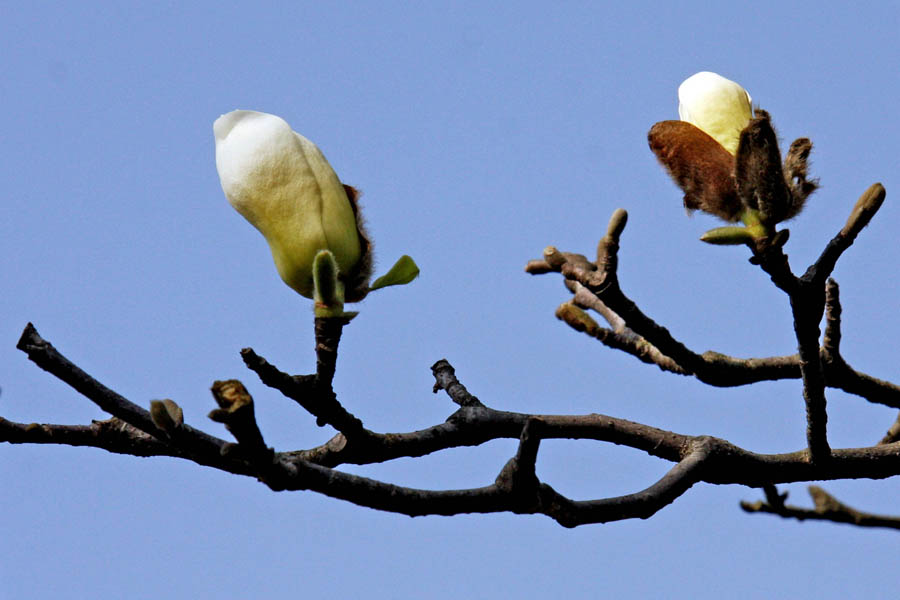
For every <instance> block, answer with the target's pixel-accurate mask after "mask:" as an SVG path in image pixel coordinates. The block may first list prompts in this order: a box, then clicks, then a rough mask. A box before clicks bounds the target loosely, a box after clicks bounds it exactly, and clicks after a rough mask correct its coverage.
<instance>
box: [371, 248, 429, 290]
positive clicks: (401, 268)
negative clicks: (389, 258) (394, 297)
mask: <svg viewBox="0 0 900 600" xmlns="http://www.w3.org/2000/svg"><path fill="white" fill-rule="evenodd" d="M418 276H419V265H417V264H416V261H414V260H413V259H412V258H410V257H409V256H407V255H406V254H404V255H403V256H401V257H400V258H399V259H398V260H397V262H395V263H394V266H393V267H391V270H390V271H388V272H387V273H385V274H384V275H382V276H381V277H379V278H378V279H376V280H375V281H374V282H372V285H371V286H369V291H375V290H377V289H381V288H383V287H388V286H389V285H406V284H407V283H409V282H411V281H412V280H413V279H415V278H416V277H418Z"/></svg>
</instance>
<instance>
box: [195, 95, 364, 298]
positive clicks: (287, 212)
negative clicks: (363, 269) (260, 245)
mask: <svg viewBox="0 0 900 600" xmlns="http://www.w3.org/2000/svg"><path fill="white" fill-rule="evenodd" d="M213 132H214V133H215V138H216V168H217V170H218V171H219V179H220V181H221V183H222V190H223V191H224V192H225V196H226V197H227V198H228V202H229V203H231V205H232V206H233V207H234V208H235V210H237V211H238V212H239V213H241V215H243V216H244V218H245V219H247V220H248V221H250V223H251V224H252V225H253V226H254V227H256V228H257V229H258V230H259V231H260V233H262V234H263V236H264V237H265V238H266V241H267V242H268V243H269V247H270V249H271V250H272V257H273V258H274V259H275V266H276V267H277V269H278V274H279V275H281V278H282V279H283V280H284V282H285V283H286V284H288V285H289V286H290V287H292V288H293V289H294V290H296V291H297V292H298V293H299V294H301V295H303V296H306V297H307V298H312V297H313V260H314V259H315V256H316V254H317V253H318V252H319V251H320V250H329V251H330V252H331V253H332V255H333V256H334V259H335V261H336V262H337V266H338V269H339V272H340V274H341V275H342V276H352V275H353V274H354V271H355V269H356V268H357V263H359V262H360V259H361V257H362V255H363V253H364V252H365V241H364V240H363V241H361V240H360V233H359V231H358V229H357V218H356V214H355V212H354V208H353V206H352V205H351V200H350V199H349V198H348V196H347V192H346V190H345V189H344V186H343V185H342V184H341V182H340V180H339V179H338V176H337V175H336V174H335V172H334V170H333V169H332V168H331V165H329V164H328V161H327V160H325V156H323V155H322V152H321V151H320V150H319V149H318V148H317V147H316V145H315V144H313V143H312V142H311V141H309V140H308V139H306V138H305V137H303V136H302V135H300V134H298V133H295V132H294V131H291V127H290V125H288V124H287V123H286V122H285V121H284V120H283V119H281V118H280V117H277V116H275V115H270V114H266V113H261V112H255V111H250V110H236V111H232V112H230V113H228V114H225V115H222V116H221V117H219V118H218V119H216V122H215V124H214V125H213Z"/></svg>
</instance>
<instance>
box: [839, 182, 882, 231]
mask: <svg viewBox="0 0 900 600" xmlns="http://www.w3.org/2000/svg"><path fill="white" fill-rule="evenodd" d="M886 195H887V191H885V189H884V186H883V185H881V184H880V183H873V184H872V185H870V186H869V189H867V190H866V191H865V192H863V194H862V196H860V197H859V200H857V201H856V205H855V206H854V207H853V212H851V213H850V216H849V217H848V218H847V224H846V225H844V228H843V229H841V235H842V236H844V237H850V238H855V237H856V236H857V234H859V232H860V231H862V229H863V227H865V226H866V225H868V224H869V221H871V220H872V217H874V216H875V213H877V212H878V209H879V208H881V204H882V203H883V202H884V198H885V196H886Z"/></svg>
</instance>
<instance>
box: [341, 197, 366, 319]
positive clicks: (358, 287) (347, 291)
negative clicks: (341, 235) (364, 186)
mask: <svg viewBox="0 0 900 600" xmlns="http://www.w3.org/2000/svg"><path fill="white" fill-rule="evenodd" d="M343 186H344V191H345V192H347V199H348V200H350V208H352V209H353V216H355V217H356V232H357V234H358V235H359V250H360V257H359V261H357V263H356V265H354V267H353V270H352V271H351V272H350V273H341V279H343V280H344V299H345V300H346V301H347V302H359V301H360V300H362V299H363V298H365V297H366V295H367V294H368V293H369V279H370V278H371V277H372V240H371V238H369V232H368V231H366V227H365V223H364V221H363V216H362V212H361V211H360V210H359V197H360V196H361V195H362V194H361V193H360V192H359V190H357V189H356V188H355V187H353V186H351V185H347V184H346V183H345V184H343Z"/></svg>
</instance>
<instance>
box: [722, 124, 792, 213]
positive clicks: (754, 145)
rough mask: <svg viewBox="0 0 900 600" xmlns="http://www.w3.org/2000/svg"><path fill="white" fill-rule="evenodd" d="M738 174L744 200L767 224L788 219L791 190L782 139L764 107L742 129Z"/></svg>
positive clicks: (741, 195)
mask: <svg viewBox="0 0 900 600" xmlns="http://www.w3.org/2000/svg"><path fill="white" fill-rule="evenodd" d="M734 176H735V180H736V182H737V190H738V197H739V198H740V200H741V202H742V203H743V204H744V205H745V206H746V207H748V208H752V209H755V210H758V211H759V217H760V220H761V221H762V222H763V223H769V224H774V223H778V222H780V221H783V220H784V219H785V218H786V216H787V214H788V213H789V212H790V207H791V204H792V202H791V192H790V190H789V189H788V186H787V184H786V183H785V181H784V171H782V168H781V151H780V150H779V149H778V139H777V138H776V137H775V130H774V129H772V123H771V122H770V121H769V113H767V112H766V111H764V110H759V109H757V110H756V117H755V118H753V119H751V120H750V124H749V125H747V127H745V128H744V130H743V131H741V138H740V141H739V142H738V149H737V155H736V156H735V168H734Z"/></svg>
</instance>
